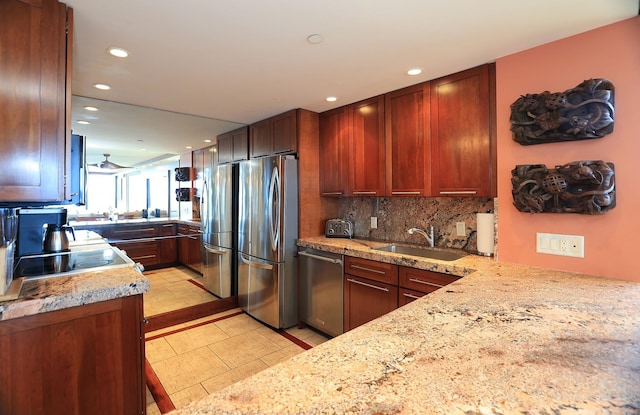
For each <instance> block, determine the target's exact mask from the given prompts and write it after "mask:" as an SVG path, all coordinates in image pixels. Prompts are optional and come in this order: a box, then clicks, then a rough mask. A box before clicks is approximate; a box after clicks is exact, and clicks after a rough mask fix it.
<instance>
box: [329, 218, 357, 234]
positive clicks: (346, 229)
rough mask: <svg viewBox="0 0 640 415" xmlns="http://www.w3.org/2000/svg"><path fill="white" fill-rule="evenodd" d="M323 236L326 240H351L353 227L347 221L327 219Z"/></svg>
mask: <svg viewBox="0 0 640 415" xmlns="http://www.w3.org/2000/svg"><path fill="white" fill-rule="evenodd" d="M324 234H325V236H326V237H327V238H351V237H352V236H353V225H352V224H351V222H349V221H348V220H344V219H329V220H328V221H327V223H326V225H325V227H324Z"/></svg>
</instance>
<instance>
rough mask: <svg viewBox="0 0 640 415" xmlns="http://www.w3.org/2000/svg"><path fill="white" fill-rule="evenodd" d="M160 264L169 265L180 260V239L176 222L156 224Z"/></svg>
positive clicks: (162, 265)
mask: <svg viewBox="0 0 640 415" xmlns="http://www.w3.org/2000/svg"><path fill="white" fill-rule="evenodd" d="M156 235H157V238H156V242H157V244H158V265H159V266H161V267H169V266H172V265H175V264H176V263H177V262H178V239H177V238H176V235H177V229H176V224H175V223H165V224H163V225H156Z"/></svg>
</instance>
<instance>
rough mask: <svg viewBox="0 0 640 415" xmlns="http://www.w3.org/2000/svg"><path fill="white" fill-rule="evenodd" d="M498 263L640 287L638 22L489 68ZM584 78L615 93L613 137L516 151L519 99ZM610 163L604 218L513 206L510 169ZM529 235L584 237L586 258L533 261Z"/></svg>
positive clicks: (633, 20) (547, 257)
mask: <svg viewBox="0 0 640 415" xmlns="http://www.w3.org/2000/svg"><path fill="white" fill-rule="evenodd" d="M496 76H497V117H498V134H497V137H498V260H499V261H500V262H510V263H519V264H526V265H533V266H540V267H545V268H553V269H561V270H566V271H575V272H581V273H587V274H594V275H601V276H606V277H611V278H620V279H627V280H636V281H640V268H639V266H638V265H639V264H640V249H638V248H639V247H640V243H639V242H640V241H639V240H638V238H640V17H634V18H631V19H627V20H624V21H621V22H618V23H615V24H612V25H609V26H605V27H602V28H599V29H595V30H592V31H589V32H586V33H582V34H579V35H576V36H572V37H568V38H565V39H562V40H559V41H556V42H553V43H549V44H546V45H542V46H539V47H536V48H533V49H529V50H526V51H524V52H519V53H515V54H513V55H509V56H506V57H504V58H501V59H498V60H497V61H496ZM589 78H607V79H609V80H610V81H611V82H613V84H614V86H615V108H616V114H615V128H614V132H613V133H612V134H610V135H607V136H605V137H604V138H601V139H593V140H586V141H573V142H566V143H550V144H541V145H534V146H521V145H520V144H518V143H516V142H515V141H513V139H512V135H511V131H510V130H509V128H510V123H509V116H510V107H509V106H510V105H511V104H512V103H513V102H514V101H515V100H516V99H518V98H519V96H520V95H523V94H526V93H541V92H543V91H550V92H560V91H564V90H566V89H570V88H573V87H575V86H576V85H578V84H579V83H581V82H582V81H583V80H585V79H589ZM577 160H605V161H608V162H613V163H615V172H616V189H617V192H616V193H617V195H616V197H617V204H616V207H615V208H614V209H612V210H610V211H609V212H607V213H605V214H604V215H597V216H591V215H581V214H566V213H565V214H556V213H538V214H531V213H523V212H519V211H518V210H517V209H516V208H515V207H514V206H513V197H512V195H511V182H510V179H511V170H512V169H513V168H514V167H515V165H516V164H537V163H542V164H546V165H547V166H548V167H553V166H555V165H559V164H565V163H568V162H571V161H577ZM536 232H545V233H558V234H570V235H584V237H585V249H584V250H585V257H584V258H570V257H562V256H556V255H547V254H538V253H536Z"/></svg>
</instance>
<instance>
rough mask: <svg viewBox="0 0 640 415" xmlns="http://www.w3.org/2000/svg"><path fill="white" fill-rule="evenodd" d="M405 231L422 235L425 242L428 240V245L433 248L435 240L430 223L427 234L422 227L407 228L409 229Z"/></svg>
mask: <svg viewBox="0 0 640 415" xmlns="http://www.w3.org/2000/svg"><path fill="white" fill-rule="evenodd" d="M407 233H408V234H409V235H413V234H414V233H419V234H420V235H422V236H424V237H425V238H426V240H427V242H429V246H430V247H431V248H433V247H434V242H435V241H434V238H433V225H431V226H430V227H429V233H428V234H427V232H426V231H424V230H422V229H420V228H409V229H408V230H407Z"/></svg>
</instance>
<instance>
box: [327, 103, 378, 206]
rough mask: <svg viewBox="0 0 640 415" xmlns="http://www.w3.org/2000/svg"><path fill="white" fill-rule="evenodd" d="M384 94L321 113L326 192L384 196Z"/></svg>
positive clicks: (328, 194)
mask: <svg viewBox="0 0 640 415" xmlns="http://www.w3.org/2000/svg"><path fill="white" fill-rule="evenodd" d="M384 161H385V144H384V96H383V95H380V96H377V97H374V98H370V99H367V100H364V101H360V102H357V103H355V104H351V105H347V106H344V107H340V108H336V109H334V110H330V111H326V112H324V113H322V114H321V115H320V164H321V168H320V192H321V194H322V196H350V195H353V196H383V195H384V191H385V187H384V183H385V182H384V180H385V177H384V174H385V170H384Z"/></svg>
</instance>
